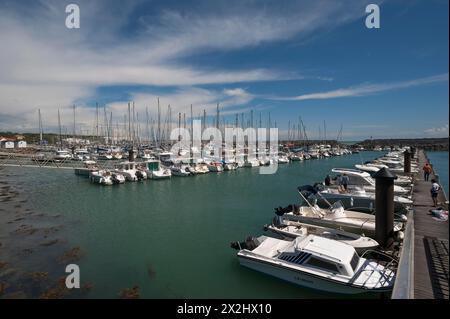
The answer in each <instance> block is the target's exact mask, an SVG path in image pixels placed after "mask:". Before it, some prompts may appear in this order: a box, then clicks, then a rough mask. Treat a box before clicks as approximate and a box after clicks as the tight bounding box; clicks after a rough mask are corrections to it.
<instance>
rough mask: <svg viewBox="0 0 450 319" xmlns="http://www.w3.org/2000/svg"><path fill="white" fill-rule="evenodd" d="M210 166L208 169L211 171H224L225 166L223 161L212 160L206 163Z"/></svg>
mask: <svg viewBox="0 0 450 319" xmlns="http://www.w3.org/2000/svg"><path fill="white" fill-rule="evenodd" d="M206 165H207V166H208V170H209V171H210V172H216V173H218V172H222V171H223V166H222V163H219V162H210V163H208V164H206Z"/></svg>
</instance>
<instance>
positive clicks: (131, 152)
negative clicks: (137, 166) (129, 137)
mask: <svg viewBox="0 0 450 319" xmlns="http://www.w3.org/2000/svg"><path fill="white" fill-rule="evenodd" d="M128 161H129V162H133V161H134V156H133V149H130V150H128Z"/></svg>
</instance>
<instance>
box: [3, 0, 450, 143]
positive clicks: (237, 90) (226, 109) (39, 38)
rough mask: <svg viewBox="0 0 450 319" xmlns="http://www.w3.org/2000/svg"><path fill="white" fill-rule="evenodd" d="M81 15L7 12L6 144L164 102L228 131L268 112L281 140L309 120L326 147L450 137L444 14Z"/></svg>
mask: <svg viewBox="0 0 450 319" xmlns="http://www.w3.org/2000/svg"><path fill="white" fill-rule="evenodd" d="M76 3H77V4H78V5H79V7H80V11H81V28H80V29H77V30H75V29H72V30H69V29H67V28H66V27H65V25H64V20H65V18H66V13H65V12H64V9H65V5H66V3H64V2H63V1H21V2H20V3H17V1H10V0H2V1H1V2H0V27H1V29H0V30H1V31H0V43H2V50H1V51H0V68H1V69H2V72H1V74H0V130H3V129H11V130H18V131H32V130H35V129H36V125H37V109H38V108H39V109H41V112H42V114H43V121H44V126H46V129H47V130H52V129H54V128H55V125H56V123H57V117H56V114H57V109H60V110H61V114H62V117H63V124H64V125H67V126H68V127H70V126H71V124H70V122H71V118H72V113H71V110H70V106H71V105H73V104H74V103H75V104H76V105H77V125H78V126H79V129H80V130H84V131H86V132H88V131H89V130H92V128H93V121H94V116H93V115H94V112H95V111H94V110H95V103H96V102H99V103H100V104H101V105H105V106H106V109H107V110H108V112H109V111H111V112H113V116H114V122H117V123H119V124H120V123H121V122H122V121H123V115H124V114H125V113H126V112H127V102H128V101H134V102H135V105H136V110H137V111H138V112H140V114H141V117H140V118H141V119H143V118H144V117H143V114H144V113H145V109H146V108H147V107H148V109H149V113H150V116H151V117H155V116H156V109H157V106H156V98H157V97H159V98H160V101H161V107H162V109H163V112H165V110H166V108H167V105H168V104H170V105H171V107H172V110H173V111H172V112H173V114H177V113H178V112H186V113H187V114H189V106H190V104H193V108H194V115H198V114H200V113H201V112H202V111H203V109H206V111H207V114H210V115H213V114H214V112H215V105H216V103H219V104H220V106H221V113H222V114H224V115H226V120H227V121H229V122H233V121H234V118H235V114H236V113H239V114H240V113H242V112H244V113H245V116H246V117H247V118H248V117H249V112H250V110H253V111H254V114H255V118H258V117H259V113H261V114H262V116H263V121H266V120H267V117H268V113H269V112H270V114H271V118H272V119H273V121H276V123H277V126H278V127H279V129H280V130H281V131H282V134H283V132H285V131H286V130H287V125H288V121H291V122H293V123H295V124H297V121H298V120H297V119H298V117H299V116H301V117H302V119H303V122H304V124H305V125H306V128H307V130H308V135H309V136H310V137H311V138H314V137H316V138H317V137H318V134H319V127H320V126H323V122H324V121H326V126H327V133H328V134H327V135H328V137H329V138H335V137H336V135H337V133H338V131H339V128H340V126H341V125H343V128H344V130H343V136H344V139H347V140H357V139H365V138H369V137H370V136H372V137H374V138H383V137H436V136H448V110H449V108H448V105H449V98H448V96H449V94H448V57H449V55H448V54H449V52H448V37H449V35H448V27H449V26H448V9H449V8H448V6H449V3H448V1H446V0H442V1H438V0H434V1H417V0H414V1H406V0H405V1H400V0H391V1H378V2H377V1H373V0H372V1H356V0H355V1H338V0H337V1H300V0H299V1H283V2H280V1H218V0H217V1H126V2H124V1H78V2H76ZM369 3H377V4H379V5H380V9H381V28H380V29H367V28H366V27H365V24H364V21H365V17H366V13H365V7H366V5H367V4H369ZM321 130H323V127H322V128H321ZM322 134H323V132H322Z"/></svg>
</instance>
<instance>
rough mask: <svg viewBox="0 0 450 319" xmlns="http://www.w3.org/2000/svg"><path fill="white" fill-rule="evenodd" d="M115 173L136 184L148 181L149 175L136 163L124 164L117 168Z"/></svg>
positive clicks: (127, 162) (128, 162)
mask: <svg viewBox="0 0 450 319" xmlns="http://www.w3.org/2000/svg"><path fill="white" fill-rule="evenodd" d="M115 171H116V172H117V173H120V174H122V175H123V176H125V179H126V180H127V181H131V182H136V181H139V180H143V179H147V173H146V172H145V170H144V169H141V168H140V167H139V166H138V164H137V163H136V162H130V161H126V162H122V163H120V164H119V165H118V166H117V168H116V170H115Z"/></svg>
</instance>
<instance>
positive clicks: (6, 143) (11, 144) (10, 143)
mask: <svg viewBox="0 0 450 319" xmlns="http://www.w3.org/2000/svg"><path fill="white" fill-rule="evenodd" d="M2 148H8V149H10V148H14V141H8V140H6V141H3V142H2Z"/></svg>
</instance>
